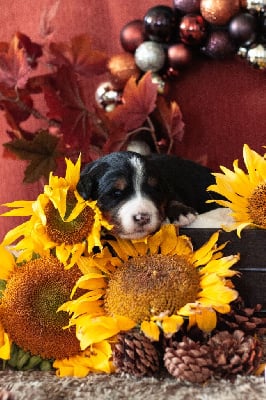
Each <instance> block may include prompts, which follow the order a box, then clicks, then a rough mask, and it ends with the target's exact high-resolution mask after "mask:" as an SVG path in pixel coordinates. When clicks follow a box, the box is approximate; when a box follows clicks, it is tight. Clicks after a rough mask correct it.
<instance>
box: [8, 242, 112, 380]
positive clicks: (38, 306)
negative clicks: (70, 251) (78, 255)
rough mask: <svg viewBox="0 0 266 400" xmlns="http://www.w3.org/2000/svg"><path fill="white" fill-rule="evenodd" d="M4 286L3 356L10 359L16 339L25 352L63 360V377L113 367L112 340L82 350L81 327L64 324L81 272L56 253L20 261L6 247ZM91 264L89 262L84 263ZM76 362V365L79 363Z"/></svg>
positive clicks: (66, 320)
mask: <svg viewBox="0 0 266 400" xmlns="http://www.w3.org/2000/svg"><path fill="white" fill-rule="evenodd" d="M0 253H1V269H0V280H1V282H2V283H3V282H4V283H5V284H4V285H2V287H3V289H2V293H1V300H0V358H1V359H3V360H10V358H11V357H12V353H11V345H12V342H13V343H14V344H15V345H16V346H17V347H19V348H20V349H21V350H22V351H23V352H29V353H30V354H31V355H32V356H39V357H40V358H41V359H43V360H45V359H52V360H55V361H54V367H55V368H57V364H58V363H59V365H60V366H61V367H60V376H64V375H67V374H68V373H70V371H69V366H68V365H69V364H71V365H72V370H71V371H72V374H74V375H75V376H84V374H87V373H88V371H92V367H91V365H92V364H93V371H96V372H97V371H103V372H109V371H110V368H111V366H110V361H109V358H110V354H109V353H110V351H109V353H108V346H110V345H109V344H108V343H107V344H105V343H99V344H97V346H95V347H94V348H93V350H92V349H87V350H86V352H82V351H81V349H80V344H79V341H78V340H77V338H76V334H75V329H74V328H73V327H72V328H70V329H64V326H65V325H66V324H68V314H67V313H66V312H63V311H60V312H58V311H57V309H58V307H59V306H60V305H61V304H63V303H64V302H65V301H67V300H68V299H69V297H70V294H71V290H72V287H73V282H75V281H76V280H77V279H78V278H79V277H80V276H81V272H80V271H79V269H78V268H77V266H74V267H73V268H72V269H71V270H66V269H65V268H64V266H63V264H61V263H60V261H59V260H58V259H57V258H56V257H53V256H50V257H43V258H36V259H34V260H31V261H29V262H25V263H23V264H22V265H17V264H16V262H15V259H14V257H13V256H12V254H10V253H9V252H8V251H7V250H6V249H4V248H3V247H0ZM83 264H84V265H85V264H86V263H85V262H83ZM73 366H74V367H73Z"/></svg>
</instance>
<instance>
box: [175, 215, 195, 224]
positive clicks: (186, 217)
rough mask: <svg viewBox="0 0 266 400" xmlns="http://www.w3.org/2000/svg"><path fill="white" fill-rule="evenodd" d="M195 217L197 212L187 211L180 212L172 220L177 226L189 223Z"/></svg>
mask: <svg viewBox="0 0 266 400" xmlns="http://www.w3.org/2000/svg"><path fill="white" fill-rule="evenodd" d="M196 218H197V214H193V213H188V214H186V215H183V214H180V215H179V218H178V219H177V220H175V221H174V224H176V225H179V226H186V225H190V224H191V223H192V222H193V221H195V219H196Z"/></svg>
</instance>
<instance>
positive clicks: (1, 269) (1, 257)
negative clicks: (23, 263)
mask: <svg viewBox="0 0 266 400" xmlns="http://www.w3.org/2000/svg"><path fill="white" fill-rule="evenodd" d="M15 265H16V263H15V259H14V256H13V255H12V254H11V253H10V251H8V250H7V249H6V248H5V247H4V246H2V245H0V279H3V280H4V281H6V280H8V278H9V276H10V274H11V272H12V271H13V270H14V267H15Z"/></svg>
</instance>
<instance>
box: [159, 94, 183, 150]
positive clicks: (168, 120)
mask: <svg viewBox="0 0 266 400" xmlns="http://www.w3.org/2000/svg"><path fill="white" fill-rule="evenodd" d="M156 118H157V119H158V120H159V122H160V125H161V126H162V127H163V129H162V131H163V133H164V135H165V137H164V138H163V139H162V140H163V141H164V142H165V143H167V152H168V153H169V152H170V151H171V149H172V146H173V144H174V142H176V141H179V142H181V141H182V139H183V136H184V126H185V124H184V122H183V117H182V113H181V110H180V107H179V105H178V104H177V103H176V102H175V101H172V102H170V103H168V102H167V101H166V100H165V98H164V97H161V96H158V99H157V108H156Z"/></svg>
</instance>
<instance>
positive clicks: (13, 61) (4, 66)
mask: <svg viewBox="0 0 266 400" xmlns="http://www.w3.org/2000/svg"><path fill="white" fill-rule="evenodd" d="M30 72H31V68H30V65H29V63H28V60H27V53H26V51H25V49H24V48H23V47H22V46H21V42H20V40H19V37H18V36H17V35H15V36H14V37H13V39H12V41H11V43H10V45H9V48H8V51H7V52H2V53H0V82H3V83H4V84H5V85H6V86H9V87H16V88H18V89H21V88H24V87H25V85H26V83H27V81H28V79H29V76H30Z"/></svg>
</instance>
